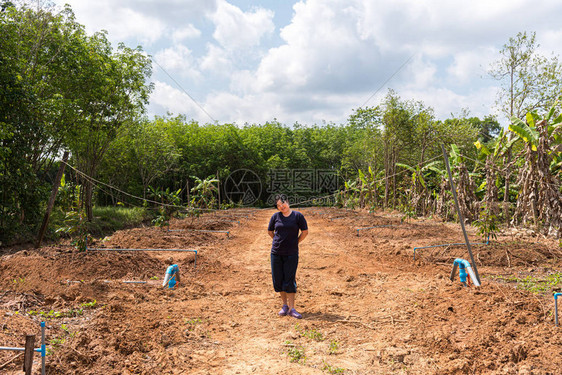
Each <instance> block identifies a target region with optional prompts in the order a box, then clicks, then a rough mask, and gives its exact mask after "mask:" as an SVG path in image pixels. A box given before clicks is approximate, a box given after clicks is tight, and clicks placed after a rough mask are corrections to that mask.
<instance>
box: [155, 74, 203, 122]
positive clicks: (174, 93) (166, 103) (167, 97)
mask: <svg viewBox="0 0 562 375" xmlns="http://www.w3.org/2000/svg"><path fill="white" fill-rule="evenodd" d="M199 105H201V106H202V107H203V108H205V107H204V106H203V105H202V103H199ZM199 105H198V104H196V103H195V102H194V101H193V99H191V98H190V97H189V95H187V94H186V93H184V92H183V91H181V90H179V89H176V88H174V87H172V86H170V85H168V84H167V83H165V82H161V81H156V82H155V83H154V91H153V92H152V95H151V96H150V106H151V108H149V110H151V109H154V107H161V108H163V109H164V112H171V113H174V114H180V113H182V114H185V115H186V116H187V117H188V118H190V119H194V120H197V121H200V122H204V123H208V122H213V121H212V120H211V119H210V118H209V116H208V115H207V114H206V113H205V111H204V110H202V109H201V107H200V106H199Z"/></svg>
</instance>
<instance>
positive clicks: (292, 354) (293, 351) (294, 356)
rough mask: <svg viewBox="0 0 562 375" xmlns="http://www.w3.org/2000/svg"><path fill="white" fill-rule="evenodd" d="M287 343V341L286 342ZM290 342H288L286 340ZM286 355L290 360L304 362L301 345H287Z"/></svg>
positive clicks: (303, 352) (304, 356)
mask: <svg viewBox="0 0 562 375" xmlns="http://www.w3.org/2000/svg"><path fill="white" fill-rule="evenodd" d="M286 343H287V342H286ZM288 343H289V344H290V342H288ZM287 356H288V357H289V359H290V360H291V362H295V363H302V364H304V363H305V362H306V354H305V351H304V347H302V346H294V345H293V346H289V348H288V349H287Z"/></svg>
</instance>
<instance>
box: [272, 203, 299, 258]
mask: <svg viewBox="0 0 562 375" xmlns="http://www.w3.org/2000/svg"><path fill="white" fill-rule="evenodd" d="M299 229H300V230H308V224H307V223H306V219H305V218H304V216H303V214H301V213H300V212H298V211H293V212H291V214H290V215H289V216H287V217H285V216H283V214H282V213H281V212H276V213H274V214H273V216H272V217H271V220H269V226H268V227H267V230H268V231H274V232H275V234H274V235H273V242H272V244H271V253H272V254H277V255H295V254H298V253H299Z"/></svg>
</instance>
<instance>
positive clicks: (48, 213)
mask: <svg viewBox="0 0 562 375" xmlns="http://www.w3.org/2000/svg"><path fill="white" fill-rule="evenodd" d="M67 161H68V151H65V152H64V154H63V156H62V162H61V164H60V167H59V171H58V172H57V176H56V177H55V181H54V183H53V189H52V190H51V197H50V198H49V203H47V211H45V216H43V224H41V228H40V229H39V234H38V235H37V240H36V242H35V248H36V249H38V248H39V247H40V246H41V241H43V237H44V235H45V231H46V230H47V225H48V224H49V216H51V211H52V210H53V207H54V205H55V199H56V198H57V193H58V191H59V186H60V181H61V179H62V174H63V173H64V167H65V166H66V162H67Z"/></svg>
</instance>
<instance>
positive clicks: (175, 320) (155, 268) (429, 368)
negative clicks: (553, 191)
mask: <svg viewBox="0 0 562 375" xmlns="http://www.w3.org/2000/svg"><path fill="white" fill-rule="evenodd" d="M300 211H301V212H303V213H304V214H305V216H306V218H307V220H308V223H309V228H310V234H309V237H308V238H307V239H306V241H305V242H303V244H302V245H301V255H300V263H299V271H298V273H297V282H298V288H299V291H298V295H297V304H298V307H299V310H300V311H301V312H302V313H303V316H304V319H302V320H296V319H293V318H290V317H283V318H279V317H278V316H277V315H276V312H277V310H278V309H279V307H280V303H279V299H278V298H277V297H276V295H275V294H274V293H273V290H272V287H271V276H270V270H269V248H270V243H271V239H270V238H269V236H268V235H267V231H266V228H267V223H268V220H269V217H270V216H271V214H272V213H273V212H274V211H273V210H256V211H247V210H233V211H228V213H227V212H224V213H222V212H221V213H217V214H206V215H204V216H202V217H200V218H198V219H185V220H173V221H172V222H171V224H170V229H184V230H183V231H173V232H172V231H166V230H163V229H158V228H136V229H131V230H125V231H120V232H117V233H115V234H114V235H113V236H111V237H109V238H106V239H104V240H98V241H97V243H96V246H97V247H101V246H105V247H107V248H113V247H120V248H168V249H172V248H187V249H198V251H199V253H198V258H197V269H196V270H195V269H194V264H193V262H194V254H192V253H185V254H184V253H181V254H180V253H149V252H135V253H127V252H119V253H113V252H111V253H110V252H88V253H86V254H84V253H75V252H73V251H71V250H72V249H71V247H68V246H63V245H60V246H51V247H45V248H43V249H41V250H40V251H36V250H32V249H18V250H17V251H16V249H4V252H3V255H2V257H1V263H0V275H1V277H0V324H1V327H2V330H1V331H0V346H23V343H24V335H25V334H26V333H28V334H29V333H36V334H39V332H40V330H39V322H40V321H41V320H46V321H47V328H48V329H47V339H48V341H49V342H48V344H49V345H48V348H49V356H48V357H47V373H48V374H77V373H80V374H287V375H289V374H291V375H293V374H326V373H342V372H343V373H345V374H389V373H397V374H400V373H403V374H465V373H471V374H472V373H477V374H480V373H485V374H496V373H497V374H546V373H551V374H556V373H559V372H560V369H561V368H562V355H561V354H562V334H561V331H560V328H559V327H555V325H554V316H553V311H554V304H553V299H552V297H551V294H550V292H551V291H552V290H551V289H548V288H546V289H547V292H546V293H545V294H534V293H532V292H530V291H528V290H522V289H517V288H515V285H516V284H515V283H514V282H513V281H514V280H515V278H514V276H515V277H516V278H517V279H519V280H520V281H521V280H523V279H525V280H527V281H528V283H527V288H531V289H532V288H535V289H536V288H538V287H540V286H542V285H544V283H540V282H536V280H540V279H547V278H548V277H553V276H552V275H555V272H556V270H559V269H560V265H561V263H562V261H561V258H562V253H561V251H560V247H559V245H558V243H556V242H554V241H551V242H549V241H546V240H540V241H539V240H538V239H537V238H536V237H531V236H527V235H524V234H522V233H516V234H503V235H502V236H500V238H499V239H498V242H497V243H493V244H491V245H487V246H477V247H474V249H473V250H474V253H475V257H476V259H477V262H478V269H479V271H480V274H481V278H482V281H483V286H482V287H481V288H463V287H462V286H461V285H460V283H459V282H458V279H456V280H455V282H451V281H450V280H449V278H448V276H449V273H450V270H451V266H452V261H453V260H454V259H455V258H456V257H463V258H467V255H466V249H464V248H462V247H443V248H435V249H426V250H421V251H420V252H418V254H417V255H416V260H415V261H414V260H413V248H414V247H418V246H424V245H436V244H444V243H451V242H462V234H461V232H460V228H459V226H458V225H455V224H450V223H440V222H436V221H431V220H423V221H411V222H410V223H400V217H399V216H397V215H391V214H389V213H377V214H374V215H372V214H368V213H360V212H353V211H345V210H337V209H327V208H307V209H302V210H300ZM233 220H239V221H240V223H237V222H235V221H233ZM375 225H385V226H386V227H381V228H373V229H369V230H364V231H361V232H360V234H359V236H357V231H356V230H355V229H356V228H360V227H368V226H375ZM387 225H392V226H391V227H388V226H387ZM187 229H199V230H201V229H202V230H222V231H224V230H228V231H229V236H226V234H225V233H212V232H197V231H190V230H187ZM471 238H472V239H473V240H474V241H477V242H480V241H479V240H478V239H477V238H476V236H475V235H474V233H473V232H472V233H471ZM170 258H172V259H170ZM171 261H173V262H175V263H177V264H179V267H180V270H181V277H182V280H181V283H180V285H179V286H178V287H177V288H176V289H175V290H168V289H163V288H162V287H161V282H162V281H161V280H162V278H163V276H164V271H165V269H166V267H167V266H168V265H169V264H171V263H170V262H171ZM156 278H158V279H156ZM131 280H137V281H146V282H147V283H146V284H128V283H123V282H122V281H131ZM519 285H522V284H519ZM94 300H95V303H94V302H93V301H94ZM38 337H39V336H38ZM16 355H17V353H16V352H8V351H2V352H0V366H2V365H5V366H4V367H3V368H2V369H0V372H2V373H3V374H20V373H21V361H22V359H23V356H22V357H20V358H17V359H15V360H13V361H12V362H9V361H10V360H11V359H12V358H13V357H15V356H16ZM8 362H9V363H8ZM39 368H40V366H39V356H37V355H36V364H35V367H34V373H39Z"/></svg>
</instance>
